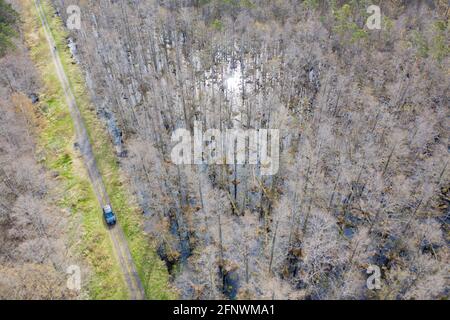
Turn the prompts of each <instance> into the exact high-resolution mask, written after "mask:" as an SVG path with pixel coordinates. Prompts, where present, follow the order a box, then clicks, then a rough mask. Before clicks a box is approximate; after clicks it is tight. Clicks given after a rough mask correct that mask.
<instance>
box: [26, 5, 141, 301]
mask: <svg viewBox="0 0 450 320" xmlns="http://www.w3.org/2000/svg"><path fill="white" fill-rule="evenodd" d="M34 4H35V6H36V9H37V12H38V14H39V18H40V20H41V22H42V26H43V27H44V31H45V36H46V38H47V41H48V45H49V46H50V52H51V54H52V59H53V62H54V64H55V68H56V72H57V74H58V78H59V81H60V82H61V86H62V88H63V90H64V95H65V98H66V101H67V105H68V106H69V111H70V115H71V117H72V120H73V123H74V126H75V132H76V137H77V142H78V144H79V148H80V152H81V154H82V156H83V159H84V163H85V165H86V168H87V171H88V173H89V177H90V179H91V182H92V185H93V188H94V191H95V194H96V195H97V199H98V201H99V203H100V206H101V207H103V206H104V205H106V204H109V198H108V194H107V193H106V189H105V186H104V184H103V181H102V177H101V175H100V172H99V171H98V168H97V165H96V162H95V157H94V154H93V152H92V146H91V143H90V141H89V136H88V134H87V131H86V127H85V126H84V122H83V118H82V117H81V114H80V110H79V108H78V105H77V103H76V100H75V96H74V95H73V93H72V90H71V88H70V85H69V80H68V79H67V76H66V73H65V71H64V68H63V66H62V63H61V59H60V57H59V54H58V52H57V51H56V49H55V47H56V45H55V40H54V38H53V36H52V33H51V31H50V27H49V25H48V21H47V18H46V16H45V13H44V11H43V9H42V7H41V2H40V0H34ZM100 213H101V208H99V214H100ZM109 230H110V231H109V234H110V237H111V240H112V242H113V245H114V251H115V253H116V255H117V258H118V261H119V264H120V266H121V268H122V272H123V274H124V277H125V281H126V284H127V287H128V290H129V293H130V298H131V299H133V300H142V299H145V293H144V288H143V286H142V283H141V280H140V279H139V276H138V273H137V271H136V266H135V265H134V262H133V258H132V257H131V253H130V250H129V248H128V244H127V241H126V239H125V235H124V233H123V231H122V228H121V227H120V225H119V224H117V225H116V226H114V227H112V228H110V229H109Z"/></svg>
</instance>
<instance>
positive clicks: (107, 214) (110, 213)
mask: <svg viewBox="0 0 450 320" xmlns="http://www.w3.org/2000/svg"><path fill="white" fill-rule="evenodd" d="M105 216H106V217H107V218H112V217H114V214H113V213H112V211H109V212H105Z"/></svg>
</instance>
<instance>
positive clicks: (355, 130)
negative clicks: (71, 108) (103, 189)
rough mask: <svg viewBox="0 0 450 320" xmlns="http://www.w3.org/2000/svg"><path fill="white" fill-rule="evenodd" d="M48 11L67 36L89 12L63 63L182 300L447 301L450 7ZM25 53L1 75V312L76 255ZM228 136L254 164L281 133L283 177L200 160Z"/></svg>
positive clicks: (335, 2) (166, 6) (106, 5)
mask: <svg viewBox="0 0 450 320" xmlns="http://www.w3.org/2000/svg"><path fill="white" fill-rule="evenodd" d="M12 2H15V1H12ZM16 2H20V1H16ZM48 2H49V3H51V5H52V6H53V9H54V13H53V14H54V16H55V17H58V18H60V19H61V21H63V22H67V21H68V19H70V16H71V13H70V12H68V11H67V7H68V6H70V5H76V6H78V7H79V8H80V13H81V18H80V21H81V25H80V28H79V29H69V28H67V29H68V32H69V33H68V37H67V39H66V40H67V46H68V47H67V50H70V53H71V55H72V64H74V65H78V66H79V67H80V68H81V70H82V73H83V76H84V79H85V85H86V89H87V92H88V94H89V97H90V99H91V100H92V103H93V105H94V106H95V112H96V115H97V117H98V118H99V119H101V120H102V123H104V125H105V128H106V129H105V130H107V131H108V134H109V139H110V140H111V142H112V144H113V145H114V147H115V152H116V157H117V161H118V163H119V166H120V169H121V170H122V172H123V174H124V176H125V177H126V179H125V182H124V183H125V184H126V186H127V187H128V188H129V189H130V190H131V193H132V194H133V197H134V198H135V199H136V201H137V203H138V205H139V208H140V210H141V211H142V216H143V219H144V220H143V221H144V223H143V231H145V233H146V234H147V235H148V241H149V242H150V243H152V245H154V247H155V250H156V253H157V255H158V257H159V258H160V259H161V260H162V261H163V262H164V265H165V267H166V268H167V272H168V274H169V280H170V285H171V287H173V290H174V291H175V292H176V294H177V296H178V297H179V298H181V299H313V300H323V299H448V295H449V286H448V272H449V269H448V267H449V248H448V245H449V240H450V238H449V236H450V234H449V228H448V223H449V217H450V209H449V205H450V184H449V182H450V181H449V173H448V172H449V171H448V170H449V168H448V160H449V151H450V147H449V130H448V125H449V123H448V119H449V88H450V86H449V84H450V81H449V70H450V69H449V67H450V65H449V54H450V49H449V41H450V40H449V39H450V37H449V32H450V20H449V19H450V17H449V5H448V2H447V1H442V0H438V1H431V0H430V1H419V0H417V1H406V0H388V1H375V0H374V1H368V0H350V1H342V0H332V1H325V0H304V1H300V0H275V1H269V0H179V1H176V0H148V1H144V0H132V1H125V0H97V1H82V0H50V1H48ZM2 3H3V0H0V4H1V5H2V6H3V4H2ZM370 5H378V6H379V7H380V9H381V16H382V19H381V28H380V29H376V30H371V29H369V28H367V26H366V21H367V19H368V17H369V16H370V13H368V12H367V8H368V7H369V6H370ZM17 10H18V12H19V13H20V6H17ZM1 19H3V18H1ZM0 21H3V20H0ZM1 23H3V22H1ZM6 32H8V33H9V32H10V31H9V29H6ZM1 34H2V33H0V35H1ZM0 39H3V38H0ZM2 42H4V41H3V40H2ZM5 43H7V44H9V40H8V41H6V42H5ZM17 46H18V48H16V49H15V50H16V51H19V52H20V54H14V56H11V55H6V56H5V57H4V58H2V59H1V60H0V65H1V69H2V74H1V75H0V83H1V87H0V90H2V92H1V96H2V98H0V99H1V100H0V106H3V107H2V108H0V122H1V123H2V125H1V128H0V133H1V134H0V163H1V169H0V177H1V178H0V213H1V216H0V228H1V230H2V232H1V236H0V239H2V242H1V243H0V275H6V277H4V276H1V277H0V298H2V297H4V296H7V294H8V292H12V291H13V290H15V289H14V285H13V284H11V283H17V282H18V281H22V280H19V278H21V277H22V276H23V275H24V274H28V272H33V268H37V267H39V268H48V272H47V271H46V272H45V274H47V275H48V277H50V278H51V279H52V281H57V279H58V277H59V276H61V275H60V274H59V275H58V271H57V270H58V262H57V261H59V259H62V256H60V254H61V252H68V251H67V249H64V250H62V249H57V248H54V247H55V246H59V245H61V246H64V243H65V242H64V238H67V234H65V231H64V228H63V227H61V224H62V223H63V220H64V219H65V218H64V217H65V216H64V213H63V212H59V211H58V210H56V209H55V208H52V207H51V206H50V205H49V204H48V203H46V201H47V200H46V198H48V197H50V196H47V195H46V194H47V191H46V190H47V189H48V188H51V186H50V185H49V184H51V183H52V180H53V179H52V178H49V177H48V173H47V177H46V174H45V169H42V168H40V167H39V165H38V164H37V163H36V160H35V159H34V157H35V154H36V152H35V150H34V147H33V131H32V126H31V127H30V128H31V129H29V126H28V123H29V122H30V121H33V120H30V119H28V118H26V117H24V116H23V115H22V113H21V108H32V106H33V104H32V103H31V102H30V101H29V100H30V98H28V100H27V97H26V95H27V94H29V93H30V92H37V91H38V90H39V88H38V85H39V84H37V83H35V81H34V80H33V79H34V78H33V77H32V75H30V71H29V70H33V67H32V66H30V67H28V65H29V64H30V62H29V61H28V59H27V56H26V50H25V49H24V48H22V46H23V45H21V44H20V43H19V44H17ZM1 48H3V47H1ZM2 50H3V49H0V53H1V52H2ZM3 70H7V72H6V73H4V72H3ZM25 70H26V72H25ZM8 75H10V76H8ZM11 79H14V82H11V81H12V80H11ZM18 91H21V92H25V96H24V94H19V93H17V92H18ZM27 114H30V113H29V112H28V113H27ZM199 125H201V129H199ZM179 129H182V130H185V131H187V132H190V133H192V136H193V137H194V132H195V131H196V130H200V131H202V133H203V134H204V135H206V136H208V137H209V138H210V139H209V141H208V139H206V142H205V141H201V142H199V143H200V144H201V147H202V150H203V152H202V150H200V153H197V156H196V158H197V160H198V158H200V161H199V162H198V163H197V162H195V161H193V162H192V163H190V164H188V163H187V162H185V163H176V162H175V161H174V160H173V154H172V151H173V149H174V147H175V146H176V143H177V141H174V139H173V134H174V132H177V130H179ZM230 129H234V130H237V131H236V132H239V134H237V136H238V137H237V139H235V140H236V141H235V140H233V139H232V140H231V141H232V150H235V149H234V147H235V146H234V142H236V149H238V147H239V145H240V146H241V147H242V148H243V149H245V150H247V151H244V154H246V155H248V156H249V157H250V151H249V150H248V148H251V144H252V143H251V137H249V138H248V139H247V138H245V135H243V138H242V139H241V140H239V139H240V137H239V135H240V134H241V133H243V132H257V131H259V132H266V131H264V130H269V131H272V130H275V131H276V132H277V133H278V139H279V144H278V145H277V144H272V146H270V147H267V146H266V147H267V148H266V150H267V151H268V149H273V148H277V151H278V152H276V153H273V151H274V150H271V151H272V154H278V158H277V159H278V168H277V170H276V171H274V172H273V174H264V172H266V171H267V170H264V169H265V168H264V167H263V166H264V164H263V163H260V162H245V161H244V162H242V161H241V162H239V161H234V162H233V163H230V162H229V161H215V162H214V161H212V162H211V161H206V159H207V158H208V157H209V156H210V155H211V152H212V153H215V152H217V151H218V150H217V149H220V144H221V143H220V142H218V141H217V139H216V140H215V139H213V136H215V135H217V132H226V131H227V130H230ZM208 131H209V133H208ZM275 131H273V132H275ZM197 133H198V132H197ZM93 139H95V137H93ZM192 140H195V138H193V139H192ZM269 141H271V140H269ZM239 143H241V144H239ZM192 145H193V148H195V145H194V141H192ZM216 148H217V149H216ZM197 151H198V150H197ZM233 152H236V153H237V152H238V151H236V150H235V151H233ZM219 154H220V153H219ZM33 155H34V156H33ZM235 155H236V154H235ZM258 157H259V156H258ZM11 159H14V160H15V161H11ZM236 159H237V156H236V157H235V160H236ZM194 160H195V159H194ZM202 160H205V161H202ZM215 160H218V159H217V158H216V159H215ZM17 166H19V167H20V168H21V169H22V170H18V168H17ZM24 168H25V169H26V170H23V169H24ZM43 170H44V171H43ZM24 207H26V209H25V210H24ZM27 210H28V211H27ZM24 212H30V214H25V215H24ZM33 213H34V214H35V215H33ZM33 219H36V220H33ZM36 221H37V222H36ZM55 221H57V223H56V222H55ZM4 230H6V232H4ZM12 247H14V248H15V249H11V248H12ZM37 247H38V248H39V249H38V250H37V249H33V248H37ZM28 250H32V251H33V256H30V255H29V253H28ZM69 252H70V250H69ZM41 254H42V255H53V256H52V259H50V260H49V259H44V258H40V255H41ZM40 259H41V260H40ZM42 259H44V260H42ZM42 261H53V264H52V265H48V264H44V263H43V262H42ZM18 265H19V266H20V267H19V266H18ZM371 266H372V267H373V266H377V267H378V268H379V269H380V272H381V278H380V283H379V287H378V288H377V289H375V290H373V289H371V288H369V287H368V285H367V279H368V277H369V274H368V268H369V267H371ZM3 279H9V280H10V281H9V282H6V283H5V281H4V280H3ZM16 279H17V280H16ZM53 279H54V280H53ZM36 281H37V280H36ZM10 282H11V283H10ZM64 283H65V280H64ZM23 290H24V292H27V289H26V288H25V289H23ZM61 292H63V294H62V296H61V297H59V298H68V297H69V296H70V295H69V296H66V294H69V293H64V292H65V291H64V290H62V291H61ZM26 294H32V293H31V291H30V292H29V293H26ZM33 294H34V293H33ZM24 295H25V293H24ZM25 296H26V295H25ZM25 296H24V297H25ZM44 296H45V295H44ZM71 298H76V297H71Z"/></svg>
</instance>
